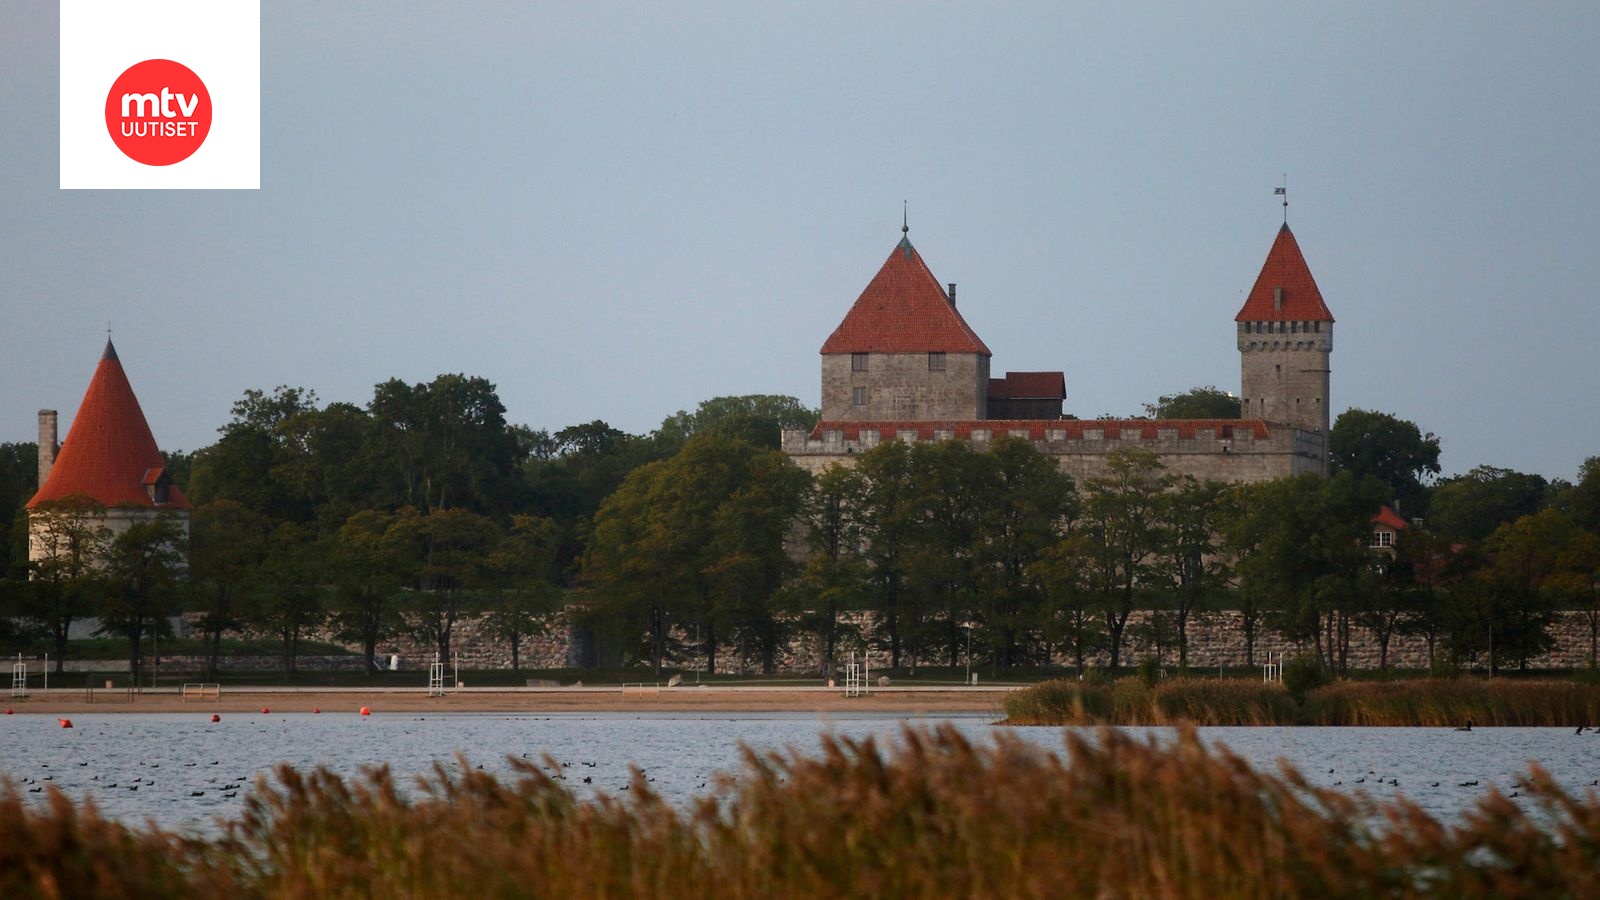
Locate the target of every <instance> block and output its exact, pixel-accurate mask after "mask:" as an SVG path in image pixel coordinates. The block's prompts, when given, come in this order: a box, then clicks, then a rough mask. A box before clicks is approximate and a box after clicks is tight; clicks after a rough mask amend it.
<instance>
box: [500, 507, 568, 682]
mask: <svg viewBox="0 0 1600 900" xmlns="http://www.w3.org/2000/svg"><path fill="white" fill-rule="evenodd" d="M558 539H559V533H558V529H557V528H556V524H555V522H553V521H551V520H550V519H541V518H535V517H533V516H513V517H512V519H511V529H510V530H509V531H508V532H506V534H505V536H504V537H503V538H502V539H501V541H500V545H499V546H498V547H496V548H495V549H494V551H493V552H492V553H491V554H490V556H489V573H490V576H489V577H490V580H491V583H492V585H493V595H492V598H491V599H490V601H489V605H488V614H487V616H486V617H485V618H486V622H487V624H488V626H489V629H490V631H492V632H493V633H494V634H495V635H496V636H497V637H500V638H502V639H504V640H505V641H506V642H507V643H508V644H509V645H510V647H511V669H512V671H517V670H519V669H521V668H522V640H523V638H526V637H528V636H530V635H535V634H540V633H542V632H543V631H544V629H545V628H546V622H547V621H548V616H549V614H550V613H551V612H552V611H553V610H554V608H555V606H556V601H557V598H559V597H560V589H559V588H558V587H557V586H556V556H557V551H558V550H559V543H558Z"/></svg>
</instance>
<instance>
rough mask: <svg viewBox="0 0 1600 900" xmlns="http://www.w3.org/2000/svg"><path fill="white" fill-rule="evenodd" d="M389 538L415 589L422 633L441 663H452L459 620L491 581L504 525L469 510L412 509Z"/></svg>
mask: <svg viewBox="0 0 1600 900" xmlns="http://www.w3.org/2000/svg"><path fill="white" fill-rule="evenodd" d="M384 540H385V542H386V543H387V544H388V545H389V550H390V552H391V553H392V554H393V558H394V559H396V560H398V561H399V564H400V571H401V572H403V573H404V575H405V577H406V579H407V580H408V581H409V583H410V587H411V588H413V591H414V593H412V594H411V604H410V605H411V614H412V616H413V624H414V626H415V630H416V632H417V635H418V636H419V637H420V638H422V639H424V640H428V641H431V642H432V643H433V644H434V646H435V648H436V649H437V651H438V654H439V659H440V660H441V661H444V660H448V659H449V658H450V638H451V635H452V634H453V633H454V632H455V624H456V622H457V621H458V620H459V619H460V618H461V616H462V615H463V614H464V613H465V612H467V611H468V605H469V603H470V601H471V599H472V598H473V597H474V596H475V592H476V591H477V590H479V589H481V588H484V587H486V586H488V584H489V583H490V581H491V573H490V555H491V554H492V553H493V552H494V550H495V548H496V547H497V546H499V544H500V540H501V533H500V529H499V527H498V526H497V525H495V523H494V522H493V521H492V520H490V519H488V518H486V517H484V516H480V515H478V514H477V513H474V512H471V511H468V510H465V509H446V508H442V507H441V508H436V509H434V510H432V511H430V512H428V513H427V514H426V515H424V514H421V513H418V512H417V511H416V510H414V509H411V508H410V507H407V508H406V509H403V510H401V511H400V514H399V515H398V516H396V517H395V519H394V521H393V523H392V524H390V526H389V528H388V530H387V531H385V533H384Z"/></svg>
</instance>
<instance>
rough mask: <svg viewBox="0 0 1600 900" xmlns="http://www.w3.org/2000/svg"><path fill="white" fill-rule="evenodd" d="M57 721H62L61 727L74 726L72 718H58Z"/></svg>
mask: <svg viewBox="0 0 1600 900" xmlns="http://www.w3.org/2000/svg"><path fill="white" fill-rule="evenodd" d="M56 721H57V722H60V723H61V727H62V728H71V727H72V720H71V719H57V720H56Z"/></svg>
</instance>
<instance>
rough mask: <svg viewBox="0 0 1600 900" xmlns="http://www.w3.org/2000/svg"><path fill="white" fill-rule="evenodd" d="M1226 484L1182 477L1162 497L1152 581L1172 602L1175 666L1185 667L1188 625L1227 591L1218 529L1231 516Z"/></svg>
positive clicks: (1220, 537)
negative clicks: (1161, 529) (1161, 531)
mask: <svg viewBox="0 0 1600 900" xmlns="http://www.w3.org/2000/svg"><path fill="white" fill-rule="evenodd" d="M1232 496H1233V495H1232V494H1231V493H1230V492H1229V489H1228V487H1227V486H1226V485H1223V484H1220V483H1218V482H1215V481H1199V480H1197V479H1196V478H1194V477H1193V476H1190V475H1186V476H1184V477H1182V478H1179V479H1177V480H1176V481H1175V482H1174V484H1173V488H1172V490H1170V491H1168V492H1167V493H1166V494H1165V495H1163V497H1162V503H1161V506H1160V514H1161V519H1162V521H1163V522H1164V524H1165V531H1166V534H1167V540H1166V541H1165V542H1164V543H1163V544H1162V545H1161V547H1160V549H1159V550H1158V554H1157V555H1158V562H1157V570H1156V575H1155V577H1156V581H1157V583H1158V584H1160V585H1161V586H1162V587H1163V588H1164V589H1165V591H1166V592H1167V594H1168V596H1170V597H1171V599H1172V606H1173V615H1172V617H1171V623H1170V624H1171V626H1172V631H1173V639H1174V643H1175V644H1176V645H1177V648H1178V665H1179V666H1188V665H1189V620H1190V618H1191V617H1192V616H1193V615H1194V613H1195V612H1196V611H1197V610H1201V609H1204V608H1205V607H1206V606H1207V605H1208V604H1209V603H1210V602H1211V601H1212V600H1213V599H1214V598H1215V597H1217V596H1218V595H1219V594H1220V593H1221V592H1222V591H1223V590H1224V589H1225V588H1226V586H1227V583H1228V579H1229V576H1230V574H1231V573H1230V572H1229V569H1228V566H1227V563H1226V560H1225V554H1224V553H1223V547H1222V529H1223V525H1224V523H1226V522H1227V521H1228V519H1229V518H1230V516H1231V512H1230V510H1229V504H1228V501H1229V499H1230V498H1231V497H1232Z"/></svg>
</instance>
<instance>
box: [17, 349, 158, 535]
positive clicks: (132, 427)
mask: <svg viewBox="0 0 1600 900" xmlns="http://www.w3.org/2000/svg"><path fill="white" fill-rule="evenodd" d="M56 422H57V415H56V411H55V410H53V409H42V410H40V411H39V491H38V493H36V494H34V495H33V499H31V500H29V501H28V507H27V508H28V560H29V561H30V562H37V561H39V560H40V559H42V558H45V557H47V556H50V555H52V553H53V551H54V550H56V549H58V548H52V547H50V546H49V543H50V540H51V539H50V538H49V537H48V536H47V535H48V534H49V531H48V527H47V524H46V517H45V516H43V515H41V512H42V511H44V510H48V509H49V508H50V506H51V505H52V504H54V503H66V504H71V503H73V502H74V501H82V500H88V501H92V502H93V503H94V504H97V505H98V506H100V507H104V512H99V511H96V513H95V516H96V518H98V519H100V520H101V521H100V523H99V524H100V525H101V526H102V527H103V528H104V529H105V530H106V532H107V533H108V534H109V535H110V536H112V537H115V536H116V535H118V534H121V533H123V532H125V531H127V530H128V529H129V528H131V527H132V526H133V525H135V524H137V523H139V522H148V521H151V520H153V519H155V518H157V517H160V516H166V517H168V518H170V519H172V520H173V521H174V522H175V523H176V524H177V526H178V528H179V530H180V531H181V532H182V534H183V536H184V538H185V544H186V543H187V537H188V531H189V498H187V497H185V496H184V494H183V491H182V490H181V489H180V488H179V487H178V486H177V485H175V484H173V483H172V478H171V476H170V475H169V474H168V473H167V470H166V461H165V459H163V458H162V456H161V450H160V449H159V448H158V447H157V446H156V439H155V437H154V436H153V435H152V434H151V433H150V425H149V423H147V422H146V421H145V418H144V411H143V410H141V409H140V408H139V398H137V397H135V396H134V394H133V386H132V385H131V384H129V383H128V375H127V373H126V372H124V371H123V370H122V361H121V360H120V359H118V358H117V349H116V347H114V346H112V344H111V339H110V338H107V339H106V349H105V352H104V353H102V354H101V355H100V363H99V365H97V366H96V367H95V370H94V377H93V378H91V379H90V381H89V389H88V390H86V391H84V394H83V402H81V403H79V404H78V413H77V416H76V417H74V419H73V421H72V430H71V432H69V433H68V435H67V440H66V441H65V442H64V443H62V444H60V445H59V446H58V445H57V443H56Z"/></svg>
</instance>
